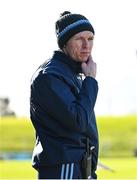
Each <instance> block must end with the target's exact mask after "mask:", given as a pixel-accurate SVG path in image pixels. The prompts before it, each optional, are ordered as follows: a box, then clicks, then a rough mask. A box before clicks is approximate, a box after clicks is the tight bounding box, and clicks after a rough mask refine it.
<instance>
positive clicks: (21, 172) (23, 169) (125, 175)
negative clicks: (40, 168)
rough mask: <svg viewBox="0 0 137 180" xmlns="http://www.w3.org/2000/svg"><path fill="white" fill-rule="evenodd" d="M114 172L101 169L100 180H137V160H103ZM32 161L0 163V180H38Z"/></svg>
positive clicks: (98, 172)
mask: <svg viewBox="0 0 137 180" xmlns="http://www.w3.org/2000/svg"><path fill="white" fill-rule="evenodd" d="M100 161H101V163H103V164H105V165H106V166H108V167H109V168H110V169H112V170H113V171H112V172H111V171H108V170H105V169H101V168H99V169H98V170H97V174H98V179H105V180H106V179H109V180H110V179H123V180H125V179H137V158H101V159H100ZM36 177H37V173H36V171H35V170H34V169H33V168H32V167H31V162H30V161H15V160H14V161H0V179H36Z"/></svg>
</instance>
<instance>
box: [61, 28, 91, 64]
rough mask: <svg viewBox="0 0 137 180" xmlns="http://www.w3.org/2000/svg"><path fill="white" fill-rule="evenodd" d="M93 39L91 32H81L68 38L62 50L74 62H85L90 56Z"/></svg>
mask: <svg viewBox="0 0 137 180" xmlns="http://www.w3.org/2000/svg"><path fill="white" fill-rule="evenodd" d="M93 39H94V35H93V33H92V32H91V31H82V32H80V33H77V34H76V35H74V36H73V37H72V38H70V39H69V41H68V42H67V44H66V47H65V48H64V49H63V50H64V52H65V53H66V54H67V55H68V56H70V57H71V58H72V59H73V60H74V61H78V62H86V61H87V60H88V58H89V56H90V55H91V50H92V47H93Z"/></svg>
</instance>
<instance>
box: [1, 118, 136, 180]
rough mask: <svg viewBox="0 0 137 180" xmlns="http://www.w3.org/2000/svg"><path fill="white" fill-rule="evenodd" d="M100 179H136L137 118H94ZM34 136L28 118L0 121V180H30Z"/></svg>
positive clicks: (32, 176)
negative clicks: (98, 144) (98, 140)
mask: <svg viewBox="0 0 137 180" xmlns="http://www.w3.org/2000/svg"><path fill="white" fill-rule="evenodd" d="M97 124H98V129H99V139H100V153H99V165H98V170H97V174H98V177H99V178H100V179H137V116H136V115H130V116H119V117H118V116H112V117H111V116H106V117H97ZM34 143H35V132H34V129H33V127H32V124H31V121H30V119H28V118H25V117H24V118H17V117H3V118H0V179H11V178H12V179H13V178H14V179H34V178H36V176H37V173H36V171H35V170H34V169H33V168H32V167H31V153H32V151H33V147H34Z"/></svg>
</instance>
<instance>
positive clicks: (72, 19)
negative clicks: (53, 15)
mask: <svg viewBox="0 0 137 180" xmlns="http://www.w3.org/2000/svg"><path fill="white" fill-rule="evenodd" d="M55 26H56V36H57V42H58V46H59V48H60V49H62V48H63V47H64V45H65V44H66V43H67V41H68V40H69V39H70V38H71V37H72V36H74V35H75V34H77V33H79V32H82V31H91V32H92V33H93V34H95V31H94V28H93V26H92V25H91V23H90V22H89V20H88V19H87V18H86V17H85V16H83V15H80V14H72V13H71V12H69V11H64V12H63V13H62V14H61V16H60V18H59V20H58V21H57V22H56V24H55Z"/></svg>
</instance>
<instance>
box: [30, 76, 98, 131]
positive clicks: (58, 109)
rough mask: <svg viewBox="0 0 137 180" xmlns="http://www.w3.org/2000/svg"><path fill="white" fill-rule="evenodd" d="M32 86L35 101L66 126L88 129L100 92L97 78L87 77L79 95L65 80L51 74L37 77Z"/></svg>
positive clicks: (75, 128) (80, 129)
mask: <svg viewBox="0 0 137 180" xmlns="http://www.w3.org/2000/svg"><path fill="white" fill-rule="evenodd" d="M32 88H33V90H34V92H35V101H36V102H37V104H38V105H39V106H40V108H41V109H42V110H43V111H46V112H47V113H48V114H49V115H51V116H52V117H53V118H54V119H56V120H57V121H58V122H59V123H61V124H62V125H63V126H64V127H66V128H69V129H72V130H75V131H80V132H85V131H86V129H87V126H88V124H89V121H90V120H91V118H90V117H91V113H92V111H93V109H94V105H95V102H96V97H97V92H98V85H97V81H96V80H95V79H93V78H91V77H86V78H85V80H84V81H83V83H82V88H81V90H80V92H79V94H78V97H75V95H74V93H73V92H72V91H71V88H70V87H69V86H68V85H67V84H66V83H65V82H64V81H63V80H61V79H60V78H58V77H56V76H54V75H51V74H44V75H42V76H40V77H39V78H37V79H36V80H35V82H34V83H33V87H32Z"/></svg>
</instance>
